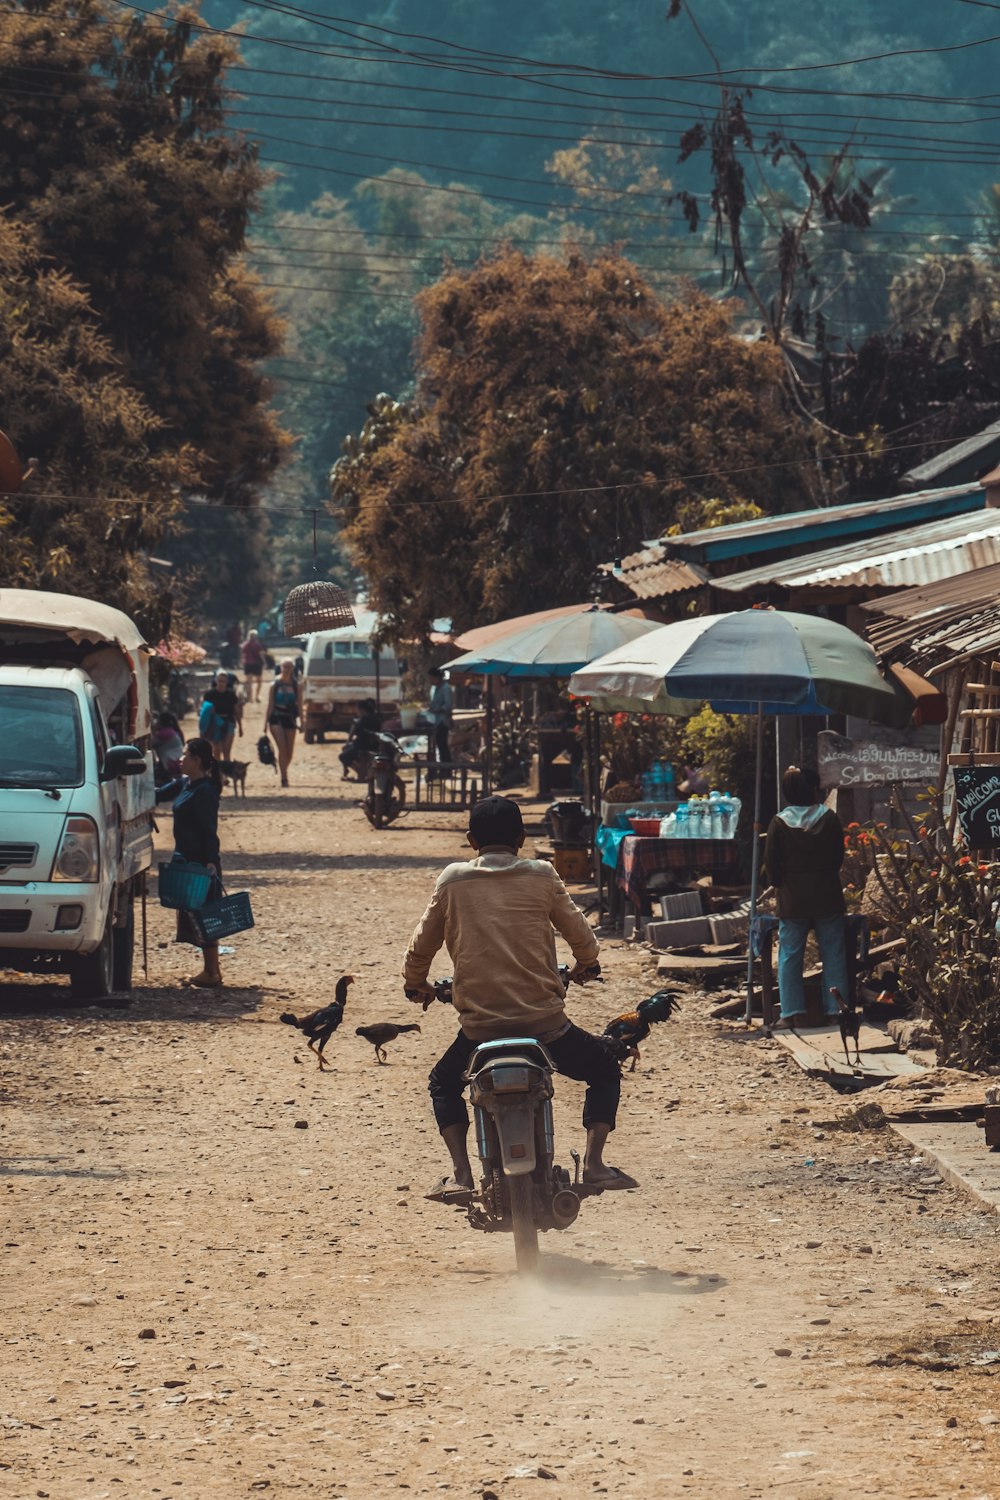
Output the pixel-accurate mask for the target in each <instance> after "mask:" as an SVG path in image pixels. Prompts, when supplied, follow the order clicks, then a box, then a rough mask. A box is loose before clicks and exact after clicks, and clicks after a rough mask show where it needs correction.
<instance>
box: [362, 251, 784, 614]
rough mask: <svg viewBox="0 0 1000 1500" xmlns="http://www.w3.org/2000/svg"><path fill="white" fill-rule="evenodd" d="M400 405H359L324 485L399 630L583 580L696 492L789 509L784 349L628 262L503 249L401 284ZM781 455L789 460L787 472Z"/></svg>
mask: <svg viewBox="0 0 1000 1500" xmlns="http://www.w3.org/2000/svg"><path fill="white" fill-rule="evenodd" d="M417 303H418V307H419V309H420V313H421V319H422V323H423V331H422V334H421V338H420V342H419V345H418V361H417V386H416V401H415V403H414V404H413V405H404V404H402V403H397V402H392V401H390V400H389V399H388V398H385V399H384V401H382V402H381V403H373V404H372V406H371V407H370V417H369V421H368V422H367V423H366V424H365V427H364V429H363V430H362V433H361V434H360V436H359V437H352V438H349V439H348V440H347V442H346V443H345V452H344V457H343V458H342V459H341V460H340V461H339V462H338V463H337V465H336V466H335V467H334V470H333V474H332V495H333V498H334V500H335V502H336V503H337V504H338V505H339V506H340V507H341V508H342V512H343V515H344V518H345V521H346V526H345V532H344V537H345V541H346V543H347V545H348V547H349V548H350V550H351V552H352V554H353V555H354V557H355V559H356V561H357V563H358V565H359V566H360V567H361V568H362V570H363V571H364V573H365V574H366V575H367V577H368V578H369V579H370V580H371V587H372V596H373V599H374V601H375V603H376V606H377V607H378V608H379V609H380V610H382V612H383V613H385V614H386V615H387V616H388V617H389V619H390V620H391V622H392V627H393V629H394V631H395V632H396V633H397V634H399V635H404V636H405V635H419V634H422V633H424V632H426V631H427V629H428V628H429V625H430V622H431V621H432V620H433V619H434V618H435V617H437V616H442V615H451V616H452V618H453V620H454V623H455V625H456V627H457V628H466V627H468V626H470V625H472V624H475V623H478V622H480V621H482V620H485V619H491V618H494V619H495V618H500V617H502V616H505V615H514V614H520V613H523V612H526V611H528V610H531V609H539V608H542V607H544V606H546V605H549V604H561V603H570V602H575V601H578V600H580V599H584V598H586V597H587V596H588V593H589V592H590V591H591V589H592V587H593V583H594V579H595V575H596V570H597V566H598V564H599V563H600V562H601V561H602V560H603V559H605V558H607V557H608V556H611V555H614V554H615V552H616V551H618V550H621V551H622V552H627V551H630V550H632V549H633V548H634V547H635V546H636V545H638V543H639V542H640V541H641V540H642V539H643V538H644V537H646V536H650V535H657V534H659V533H660V532H661V531H662V530H663V529H664V528H665V527H666V526H668V525H670V523H671V522H672V521H673V520H674V519H675V516H676V512H677V508H678V506H680V505H682V504H683V503H685V502H687V501H690V500H691V499H692V498H694V497H697V496H699V495H706V496H709V497H712V498H717V499H721V500H734V499H735V500H738V499H741V498H742V496H743V493H744V490H745V486H746V472H747V470H748V469H750V470H753V471H755V472H754V489H755V493H756V495H757V498H758V500H759V501H760V503H761V505H762V506H764V507H766V508H767V509H779V508H781V507H782V505H783V504H784V503H785V502H786V500H790V499H791V498H792V497H794V498H795V499H796V501H797V502H798V503H801V496H802V483H801V478H800V476H799V475H798V473H797V470H796V465H797V464H798V463H799V462H800V461H801V460H802V459H803V457H804V454H805V444H804V442H803V439H802V437H801V434H800V432H799V430H798V428H797V427H796V425H795V424H794V423H792V422H790V421H789V419H788V413H787V412H786V410H785V408H784V405H783V402H782V397H781V369H780V359H779V356H778V355H777V353H776V351H775V350H774V349H773V348H772V347H770V346H768V345H765V344H763V343H751V342H748V341H745V340H740V339H737V338H735V337H734V336H733V333H732V315H733V310H732V308H731V307H728V306H724V305H721V304H719V303H716V302H712V301H711V300H710V299H708V298H707V297H704V296H701V295H700V294H698V293H695V292H692V293H691V294H690V295H689V296H687V297H685V298H684V299H683V300H682V301H680V302H677V303H674V304H672V305H670V306H664V305H663V304H662V303H660V302H659V301H658V300H657V299H656V297H655V296H654V295H653V294H652V293H651V292H650V290H649V288H648V286H647V285H646V284H645V282H644V281H643V279H642V277H641V276H640V275H639V273H638V272H637V271H636V269H635V267H634V266H632V265H631V264H630V263H629V262H628V261H626V260H623V259H622V258H620V257H618V256H614V255H599V256H597V257H596V258H595V259H593V260H591V261H588V260H586V259H584V257H583V256H582V255H581V254H579V253H575V252H571V253H569V254H568V255H566V257H565V258H563V259H558V260H557V259H555V258H554V257H548V256H535V257H528V256H525V255H524V254H522V253H520V252H518V251H513V250H506V251H502V252H500V253H499V254H497V255H496V256H495V257H493V258H492V259H489V260H485V261H483V262H482V263H481V264H480V265H479V266H477V267H476V268H475V269H474V270H473V271H471V272H459V271H454V272H451V273H449V274H447V275H445V276H444V277H442V279H441V280H440V281H439V282H437V283H436V284H435V285H434V286H433V287H431V288H429V289H428V290H427V291H425V292H422V293H421V294H420V295H419V297H418V298H417ZM786 466H790V467H786Z"/></svg>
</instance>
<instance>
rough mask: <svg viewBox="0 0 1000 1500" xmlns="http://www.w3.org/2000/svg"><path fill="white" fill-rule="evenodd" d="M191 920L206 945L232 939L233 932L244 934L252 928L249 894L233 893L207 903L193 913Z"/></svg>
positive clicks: (245, 892) (247, 892)
mask: <svg viewBox="0 0 1000 1500" xmlns="http://www.w3.org/2000/svg"><path fill="white" fill-rule="evenodd" d="M191 918H192V921H193V922H194V924H195V926H196V927H197V928H198V931H199V932H200V933H201V935H202V937H203V938H204V940H205V942H206V943H217V942H218V941H219V939H220V938H224V937H232V935H233V933H234V932H246V930H247V928H248V927H252V926H253V912H252V911H251V910H250V892H249V891H234V892H233V894H232V895H231V896H221V897H220V898H219V900H218V901H209V902H207V903H206V904H205V905H204V906H202V907H200V908H199V909H198V910H197V911H193V912H192V913H191Z"/></svg>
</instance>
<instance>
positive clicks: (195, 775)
mask: <svg viewBox="0 0 1000 1500" xmlns="http://www.w3.org/2000/svg"><path fill="white" fill-rule="evenodd" d="M221 790H222V773H221V772H220V770H219V765H218V762H217V761H216V759H215V753H214V751H213V749H212V746H211V745H210V744H209V742H208V740H203V739H194V740H188V742H187V746H186V747H185V750H184V755H183V758H182V759H181V775H180V778H179V779H178V780H177V781H170V782H168V783H167V784H166V785H165V786H161V787H159V788H158V790H157V793H156V800H157V802H169V801H170V800H171V799H172V800H173V804H174V806H173V814H174V858H175V859H183V860H190V861H192V862H193V863H195V864H199V865H204V867H205V869H206V870H207V871H208V872H209V874H210V875H211V876H212V877H213V880H212V889H211V891H210V892H209V896H208V899H209V900H210V901H214V900H216V899H217V898H218V896H219V895H220V893H221V890H222V858H221V853H220V849H219V793H220V791H221ZM177 941H178V942H179V943H190V944H191V945H192V946H193V947H195V948H200V949H201V951H202V969H201V973H200V974H195V975H194V976H193V977H192V978H191V979H189V980H188V981H187V982H188V984H194V985H197V986H198V988H199V989H215V988H217V987H218V986H219V985H221V983H222V973H221V971H220V969H219V945H218V943H206V942H205V940H204V938H203V937H202V935H201V932H200V931H199V929H198V926H197V923H196V922H195V919H194V917H193V916H192V914H191V912H190V911H179V912H178V913H177Z"/></svg>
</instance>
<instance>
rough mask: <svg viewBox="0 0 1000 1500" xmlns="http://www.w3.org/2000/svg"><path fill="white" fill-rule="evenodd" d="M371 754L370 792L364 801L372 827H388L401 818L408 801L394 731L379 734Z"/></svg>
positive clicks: (369, 761)
mask: <svg viewBox="0 0 1000 1500" xmlns="http://www.w3.org/2000/svg"><path fill="white" fill-rule="evenodd" d="M377 739H378V744H377V745H376V747H375V749H374V750H372V751H371V753H370V755H369V757H368V791H367V794H366V796H365V800H364V802H363V803H362V804H361V805H362V807H363V809H364V813H365V817H366V818H367V819H368V821H369V823H370V824H371V825H372V827H373V828H385V827H386V825H387V824H388V823H391V822H393V820H394V819H395V818H398V817H399V815H400V813H401V812H402V811H403V806H404V804H405V802H406V785H405V783H404V781H403V779H402V777H401V776H400V775H399V762H400V756H401V754H402V752H401V750H400V748H399V742H398V740H396V739H395V738H394V737H393V735H391V734H384V733H380V734H379V735H378V736H377Z"/></svg>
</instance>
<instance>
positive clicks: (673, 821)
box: [660, 813, 1000, 922]
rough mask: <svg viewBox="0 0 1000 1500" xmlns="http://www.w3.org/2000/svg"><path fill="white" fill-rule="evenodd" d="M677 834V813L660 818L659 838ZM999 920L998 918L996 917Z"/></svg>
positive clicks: (667, 837)
mask: <svg viewBox="0 0 1000 1500" xmlns="http://www.w3.org/2000/svg"><path fill="white" fill-rule="evenodd" d="M676 836H677V814H676V813H667V815H666V817H664V818H661V819H660V838H661V839H672V838H676ZM998 922H1000V918H998Z"/></svg>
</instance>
